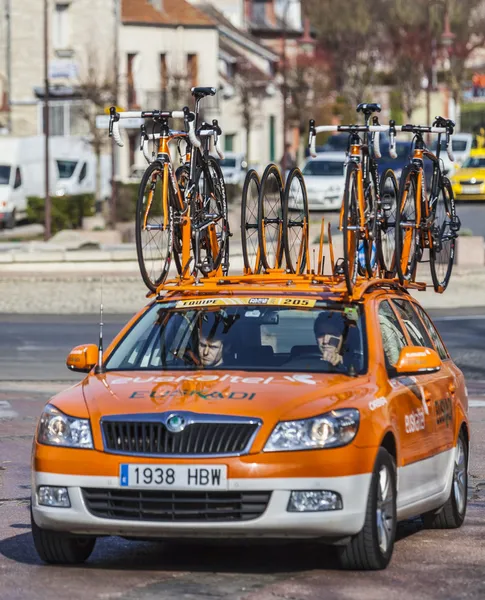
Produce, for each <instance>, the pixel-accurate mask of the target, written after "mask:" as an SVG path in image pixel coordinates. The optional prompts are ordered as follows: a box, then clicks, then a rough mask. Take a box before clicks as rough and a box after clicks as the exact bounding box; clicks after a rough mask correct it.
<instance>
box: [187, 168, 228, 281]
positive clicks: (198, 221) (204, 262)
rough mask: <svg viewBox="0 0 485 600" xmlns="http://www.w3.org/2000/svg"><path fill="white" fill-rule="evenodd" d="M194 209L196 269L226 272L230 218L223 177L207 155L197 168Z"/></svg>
mask: <svg viewBox="0 0 485 600" xmlns="http://www.w3.org/2000/svg"><path fill="white" fill-rule="evenodd" d="M195 189H196V190H197V193H196V197H195V210H194V211H193V212H192V215H193V216H192V226H193V242H194V253H195V255H196V256H198V260H199V263H198V264H196V268H198V269H199V270H200V272H201V273H202V274H203V275H205V276H207V277H208V276H211V275H213V274H214V272H215V271H217V269H218V268H219V267H220V266H222V273H223V275H227V273H228V271H229V235H230V231H229V221H228V216H227V195H226V185H225V183H224V177H223V175H222V171H221V168H220V166H219V164H218V163H217V161H216V160H215V159H214V158H212V157H209V158H208V159H207V161H206V162H205V163H203V164H202V165H201V166H199V168H198V169H197V171H196V175H195Z"/></svg>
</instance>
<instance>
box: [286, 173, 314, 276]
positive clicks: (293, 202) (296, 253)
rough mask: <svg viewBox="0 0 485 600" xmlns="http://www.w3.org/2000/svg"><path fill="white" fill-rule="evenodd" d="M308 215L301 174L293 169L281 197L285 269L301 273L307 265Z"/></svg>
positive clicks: (306, 198) (304, 187)
mask: <svg viewBox="0 0 485 600" xmlns="http://www.w3.org/2000/svg"><path fill="white" fill-rule="evenodd" d="M309 221H310V215H309V212H308V197H307V193H306V186H305V181H304V179H303V175H302V172H301V171H300V169H298V167H294V168H293V169H292V170H291V171H290V173H289V175H288V177H287V179H286V185H285V193H284V197H283V245H284V248H285V256H286V268H287V269H288V270H289V271H291V273H303V272H304V271H305V267H306V264H307V260H308V257H307V251H308V231H309Z"/></svg>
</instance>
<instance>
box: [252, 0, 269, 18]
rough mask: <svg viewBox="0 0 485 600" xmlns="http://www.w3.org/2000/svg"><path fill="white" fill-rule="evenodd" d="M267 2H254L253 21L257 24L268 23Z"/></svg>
mask: <svg viewBox="0 0 485 600" xmlns="http://www.w3.org/2000/svg"><path fill="white" fill-rule="evenodd" d="M266 4H267V1H266V0H254V1H253V8H252V14H251V17H252V20H253V21H254V22H255V23H264V22H265V21H266Z"/></svg>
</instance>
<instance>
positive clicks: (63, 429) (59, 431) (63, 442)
mask: <svg viewBox="0 0 485 600" xmlns="http://www.w3.org/2000/svg"><path fill="white" fill-rule="evenodd" d="M37 441H38V442H39V443H40V444H47V445H49V446H67V447H68V448H93V437H92V435H91V425H90V424H89V420H88V419H78V418H76V417H69V416H68V415H65V414H64V413H62V412H61V411H60V410H58V409H57V408H56V407H55V406H52V404H48V405H47V406H46V407H45V408H44V412H43V413H42V415H41V417H40V422H39V429H38V431H37Z"/></svg>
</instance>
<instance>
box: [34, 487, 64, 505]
mask: <svg viewBox="0 0 485 600" xmlns="http://www.w3.org/2000/svg"><path fill="white" fill-rule="evenodd" d="M37 496H38V498H39V504H40V505H41V506H56V507H57V508H70V507H71V501H70V500H69V492H68V491H67V488H65V487H52V486H50V485H41V486H40V487H39V490H38V492H37Z"/></svg>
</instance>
